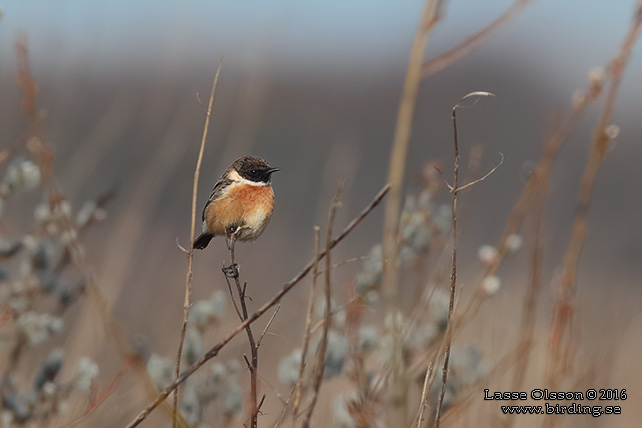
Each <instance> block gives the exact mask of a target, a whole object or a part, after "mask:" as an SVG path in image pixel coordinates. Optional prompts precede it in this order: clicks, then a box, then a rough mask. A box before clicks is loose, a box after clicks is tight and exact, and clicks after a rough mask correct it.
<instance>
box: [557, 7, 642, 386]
mask: <svg viewBox="0 0 642 428" xmlns="http://www.w3.org/2000/svg"><path fill="white" fill-rule="evenodd" d="M641 30H642V4H640V3H638V5H637V6H636V10H635V14H634V19H633V22H632V24H631V27H630V28H629V31H628V32H627V34H626V36H625V38H624V41H623V42H622V45H621V46H620V51H619V53H618V55H617V56H616V57H615V58H614V59H613V61H611V63H610V64H609V69H608V74H609V77H610V85H609V89H608V91H607V94H606V102H605V104H604V109H603V110H602V115H601V116H600V118H599V120H598V122H597V124H596V126H595V130H594V131H593V143H592V145H591V148H590V150H589V157H588V160H587V163H586V167H585V169H584V175H583V177H582V181H581V183H580V191H579V196H578V200H577V205H576V208H575V219H574V221H573V233H572V235H571V239H570V241H569V245H568V248H567V249H566V253H565V255H564V265H563V269H562V274H561V276H560V278H559V286H558V289H557V291H556V292H557V295H556V302H555V307H554V309H553V320H552V321H551V329H550V333H549V354H548V364H547V366H548V370H549V376H548V378H549V382H550V385H551V386H554V385H555V383H554V382H555V380H556V375H555V373H556V372H557V371H558V369H559V368H560V367H563V366H564V364H565V363H568V361H564V360H565V359H564V358H562V349H561V347H562V339H563V336H564V333H565V330H567V329H568V328H569V327H570V321H571V318H572V315H573V300H574V298H575V292H576V288H577V287H576V283H575V276H576V273H577V266H578V264H579V259H580V255H581V252H582V247H583V246H584V240H585V238H586V225H587V221H588V212H589V209H590V206H591V200H592V197H593V188H594V186H595V181H596V178H597V173H598V171H599V168H600V166H601V164H602V161H603V160H604V156H605V155H606V152H607V150H608V149H609V147H610V146H611V141H613V139H614V138H615V137H616V135H617V128H616V127H614V126H613V125H611V118H612V116H613V108H614V105H615V101H616V99H617V96H618V92H619V89H620V84H621V83H622V76H623V74H624V69H625V67H626V64H627V63H628V61H629V58H630V57H631V51H632V50H633V47H634V46H635V43H636V41H637V40H638V38H639V36H640V32H641ZM567 357H568V354H567Z"/></svg>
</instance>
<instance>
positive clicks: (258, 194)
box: [194, 156, 279, 250]
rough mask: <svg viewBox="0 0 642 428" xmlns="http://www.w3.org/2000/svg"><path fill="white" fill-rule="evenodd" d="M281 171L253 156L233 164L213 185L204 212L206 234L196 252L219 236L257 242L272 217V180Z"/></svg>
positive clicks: (197, 239)
mask: <svg viewBox="0 0 642 428" xmlns="http://www.w3.org/2000/svg"><path fill="white" fill-rule="evenodd" d="M278 170H279V168H272V167H271V166H270V165H268V163H267V162H266V161H264V160H263V159H261V158H258V157H254V156H245V157H242V158H240V159H237V160H236V161H234V163H233V164H232V165H231V166H230V167H229V168H228V169H226V170H225V172H224V173H223V175H221V178H219V179H218V181H217V182H216V184H215V185H214V188H213V189H212V194H211V195H210V198H209V199H208V201H207V203H206V204H205V208H203V233H201V234H200V235H199V237H198V238H196V240H195V241H194V248H197V249H199V250H202V249H203V248H205V247H207V244H209V243H210V241H211V240H212V238H213V237H215V236H218V235H222V236H225V237H227V238H234V239H235V240H237V241H254V240H255V239H256V238H258V237H259V236H260V235H261V233H263V231H264V230H265V227H266V226H267V225H268V223H269V222H270V217H272V211H273V210H274V191H273V190H272V186H271V185H270V178H271V176H272V173H274V172H276V171H278Z"/></svg>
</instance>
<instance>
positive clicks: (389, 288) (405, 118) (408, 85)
mask: <svg viewBox="0 0 642 428" xmlns="http://www.w3.org/2000/svg"><path fill="white" fill-rule="evenodd" d="M441 5H442V2H441V1H440V0H426V3H425V5H424V10H423V13H422V16H421V19H420V21H419V24H418V27H417V31H416V33H415V39H414V41H413V43H412V48H411V50H410V58H409V60H408V72H407V74H406V80H405V82H404V86H403V93H402V95H401V100H400V102H399V111H398V112H397V124H396V127H395V135H394V138H393V142H392V150H391V153H390V167H389V171H388V182H389V183H390V188H391V190H390V197H389V198H388V201H387V202H386V214H385V224H384V229H383V265H384V281H383V284H384V285H383V292H384V293H383V294H384V299H385V301H386V304H390V305H391V306H395V304H394V302H395V300H396V299H397V263H396V261H397V253H398V250H399V248H398V247H399V245H398V242H397V238H398V236H397V235H398V229H399V217H400V210H401V190H402V185H403V178H404V173H405V170H406V157H407V153H408V145H409V142H410V135H411V132H412V122H413V120H414V115H415V105H416V101H417V93H418V91H419V82H420V80H421V63H422V60H423V55H424V50H425V48H426V42H427V40H428V34H429V33H430V30H431V29H432V28H433V27H434V26H435V24H436V23H437V21H438V20H439V17H440V11H441ZM397 422H399V421H397Z"/></svg>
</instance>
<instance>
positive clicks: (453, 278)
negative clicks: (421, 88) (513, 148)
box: [435, 92, 501, 428]
mask: <svg viewBox="0 0 642 428" xmlns="http://www.w3.org/2000/svg"><path fill="white" fill-rule="evenodd" d="M480 96H494V95H493V94H491V93H490V92H471V93H470V94H468V95H466V96H465V97H463V98H462V99H461V100H460V101H459V102H458V103H457V104H456V105H455V106H454V107H453V110H452V120H453V145H454V151H455V154H454V155H455V166H454V172H453V184H452V186H449V187H450V191H451V192H452V194H453V199H452V225H453V226H452V228H453V230H452V240H453V251H452V269H451V271H450V300H449V302H448V327H447V328H446V335H445V337H444V365H443V368H442V376H441V391H440V392H439V401H438V404H437V410H436V412H435V427H437V428H439V422H440V417H441V407H442V405H443V402H444V395H445V394H446V382H447V380H448V363H449V361H450V345H451V343H452V335H453V315H454V309H455V291H456V286H457V196H458V194H459V191H460V190H461V189H464V188H467V187H469V186H471V185H473V184H475V183H478V182H479V181H482V180H484V179H485V178H486V177H488V176H489V175H490V174H492V173H493V172H494V171H495V170H496V169H497V167H498V166H499V165H498V166H496V167H495V168H493V169H492V170H491V171H490V172H489V173H488V174H486V175H485V176H483V177H482V178H480V179H478V180H475V181H473V182H472V183H469V184H466V185H464V186H462V187H461V188H460V187H459V141H458V139H457V109H458V108H459V107H463V106H462V102H463V101H464V100H466V99H469V98H471V97H474V98H475V100H474V102H473V104H472V105H475V104H476V103H477V101H478V100H479V98H477V97H480ZM500 165H501V163H500Z"/></svg>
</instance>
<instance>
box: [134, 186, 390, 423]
mask: <svg viewBox="0 0 642 428" xmlns="http://www.w3.org/2000/svg"><path fill="white" fill-rule="evenodd" d="M389 190H390V186H389V185H387V184H386V185H385V186H384V187H383V188H382V189H381V190H380V191H379V193H377V195H376V196H375V197H374V199H373V200H372V201H371V202H370V203H369V204H368V205H367V206H366V207H365V208H364V209H363V211H361V213H360V214H359V215H358V216H357V217H355V218H354V219H353V220H352V221H351V222H350V223H349V224H348V225H347V226H346V227H345V229H343V231H342V232H341V234H340V235H339V236H338V237H337V238H336V239H334V240H333V241H332V242H331V244H330V249H332V248H334V247H335V246H336V245H337V244H338V243H339V242H341V241H342V240H343V239H345V237H346V236H348V234H350V232H352V231H353V230H354V228H355V227H356V226H357V225H358V224H359V223H360V222H361V221H362V220H363V219H364V218H365V217H366V216H367V215H368V214H369V213H370V212H371V211H372V210H373V209H374V208H375V207H376V206H377V205H378V204H379V203H380V202H381V200H382V199H383V198H384V196H386V194H387V193H388V191H389ZM326 253H327V251H322V252H321V253H320V254H319V256H318V257H317V258H315V259H314V260H312V261H310V262H309V263H308V264H307V265H306V266H305V267H304V268H303V269H302V270H301V271H300V272H299V273H298V274H297V275H296V276H295V277H294V278H292V279H291V280H290V281H289V282H288V283H286V284H285V285H284V286H283V288H281V290H280V291H279V292H278V293H276V294H275V295H274V296H273V297H272V298H271V299H270V300H269V301H267V302H266V303H264V304H263V306H261V307H260V308H259V309H258V310H257V311H256V312H254V313H253V314H252V315H250V316H249V318H248V319H247V320H245V321H244V322H242V323H241V324H239V325H237V326H236V327H235V328H234V329H233V330H232V331H231V332H230V333H229V334H228V335H227V336H226V337H225V338H224V339H222V340H221V341H220V342H218V343H217V344H216V345H214V346H213V347H212V348H210V349H209V350H208V351H207V352H206V353H205V354H204V355H203V356H202V357H201V358H200V359H199V360H198V361H197V362H195V363H194V364H192V365H191V366H189V367H188V368H187V369H185V371H184V372H183V373H182V374H181V375H180V376H179V377H178V378H177V379H174V381H173V382H172V383H171V384H170V385H169V386H167V387H166V388H165V389H164V390H163V391H161V392H160V393H159V394H158V396H157V397H156V399H155V400H154V401H153V402H151V403H149V404H148V405H147V406H146V407H145V409H144V410H142V411H141V412H140V413H139V414H138V415H137V416H136V417H135V418H134V419H133V420H132V421H131V422H130V423H129V424H128V425H127V428H133V427H136V426H138V425H139V424H140V423H141V422H143V421H144V420H145V419H146V418H147V416H149V414H150V413H151V412H153V411H154V409H156V407H158V406H159V405H160V404H161V403H162V402H163V401H165V399H166V398H167V397H168V396H169V394H171V393H172V392H173V391H174V390H175V389H176V388H177V387H178V386H179V385H180V384H181V383H183V382H185V380H186V379H187V378H189V377H190V376H191V375H192V374H194V372H196V371H197V370H198V369H199V368H201V367H202V366H203V365H204V364H205V363H206V362H208V361H209V360H211V359H212V358H214V357H216V356H217V355H218V353H219V352H220V351H221V349H223V347H225V345H227V344H228V343H229V342H230V341H231V340H232V339H233V338H234V337H236V335H238V334H239V333H240V332H241V331H243V330H244V329H245V327H246V326H248V325H250V324H252V323H253V322H255V321H256V320H257V319H259V318H260V317H261V316H262V315H263V314H264V313H265V312H267V311H268V310H269V309H270V308H272V307H273V306H275V305H276V304H277V303H279V302H280V301H281V299H282V298H283V296H285V295H286V294H287V293H288V292H289V291H290V290H291V289H292V288H294V286H295V285H297V284H298V283H299V282H301V280H302V279H303V278H305V276H306V275H307V274H308V273H310V271H311V270H312V268H313V267H314V264H315V263H317V260H320V259H322V258H323V257H325V255H326Z"/></svg>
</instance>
